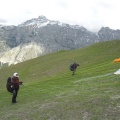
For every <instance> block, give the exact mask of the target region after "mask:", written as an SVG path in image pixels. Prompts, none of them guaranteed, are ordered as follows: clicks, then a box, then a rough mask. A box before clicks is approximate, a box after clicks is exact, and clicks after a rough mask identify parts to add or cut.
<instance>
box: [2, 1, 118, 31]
mask: <svg viewBox="0 0 120 120" xmlns="http://www.w3.org/2000/svg"><path fill="white" fill-rule="evenodd" d="M40 15H44V16H45V17H47V18H48V19H49V20H58V21H60V22H64V23H68V24H71V25H76V24H77V25H80V26H83V27H85V28H87V29H88V30H90V31H93V32H95V31H98V30H99V29H100V28H101V27H102V26H103V27H110V28H111V29H120V0H0V24H3V25H18V24H21V23H23V22H25V21H26V20H29V19H31V18H37V17H39V16H40Z"/></svg>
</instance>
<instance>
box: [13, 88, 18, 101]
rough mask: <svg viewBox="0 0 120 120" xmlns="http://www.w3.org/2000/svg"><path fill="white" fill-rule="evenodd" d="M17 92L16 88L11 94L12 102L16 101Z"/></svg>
mask: <svg viewBox="0 0 120 120" xmlns="http://www.w3.org/2000/svg"><path fill="white" fill-rule="evenodd" d="M17 94H18V89H14V90H13V96H12V103H16V98H17Z"/></svg>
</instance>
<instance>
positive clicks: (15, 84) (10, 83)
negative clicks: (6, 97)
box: [6, 73, 22, 103]
mask: <svg viewBox="0 0 120 120" xmlns="http://www.w3.org/2000/svg"><path fill="white" fill-rule="evenodd" d="M21 84H22V82H20V81H19V76H18V73H14V74H13V77H12V78H11V77H9V78H8V80H7V85H6V87H7V90H8V91H9V92H11V93H12V94H13V96H12V103H16V98H17V95H18V91H19V85H21Z"/></svg>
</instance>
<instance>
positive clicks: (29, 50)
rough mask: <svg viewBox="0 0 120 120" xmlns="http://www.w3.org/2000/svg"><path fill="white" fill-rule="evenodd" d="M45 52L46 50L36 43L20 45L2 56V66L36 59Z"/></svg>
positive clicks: (0, 59) (0, 58)
mask: <svg viewBox="0 0 120 120" xmlns="http://www.w3.org/2000/svg"><path fill="white" fill-rule="evenodd" d="M43 51H44V48H42V47H40V45H38V44H36V43H29V44H26V45H25V44H24V45H20V46H17V47H14V48H12V49H11V50H9V51H7V52H3V53H2V54H1V56H0V62H1V64H4V63H8V65H11V64H17V63H20V62H23V61H26V60H30V59H33V58H36V57H38V56H40V55H41V54H42V52H43Z"/></svg>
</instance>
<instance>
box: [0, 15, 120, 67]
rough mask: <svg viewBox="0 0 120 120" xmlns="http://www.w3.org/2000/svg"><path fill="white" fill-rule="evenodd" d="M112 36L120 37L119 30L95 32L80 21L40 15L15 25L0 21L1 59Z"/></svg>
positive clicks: (15, 59) (16, 58)
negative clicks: (65, 20) (72, 21)
mask: <svg viewBox="0 0 120 120" xmlns="http://www.w3.org/2000/svg"><path fill="white" fill-rule="evenodd" d="M115 39H120V30H112V29H110V28H109V27H102V28H101V29H100V30H99V31H98V33H93V32H90V31H88V30H87V29H86V28H84V27H82V26H79V25H69V24H65V23H60V22H59V21H51V20H48V19H47V18H46V17H45V16H39V17H38V18H33V19H31V20H28V21H26V22H24V23H22V24H20V25H18V26H3V25H0V55H1V57H0V62H2V63H9V65H10V64H16V63H19V62H23V61H26V60H28V59H32V58H34V57H38V56H40V55H44V54H48V53H52V52H55V51H59V50H70V49H77V48H82V47H85V46H88V45H91V44H93V43H95V42H100V41H106V40H115ZM25 46H26V47H25ZM27 46H29V47H27ZM30 46H31V48H32V47H33V48H32V52H29V50H30ZM35 46H36V47H35ZM34 48H37V49H34ZM21 51H22V52H21ZM36 53H37V54H36ZM33 54H35V55H33ZM33 56H34V57H33Z"/></svg>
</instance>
